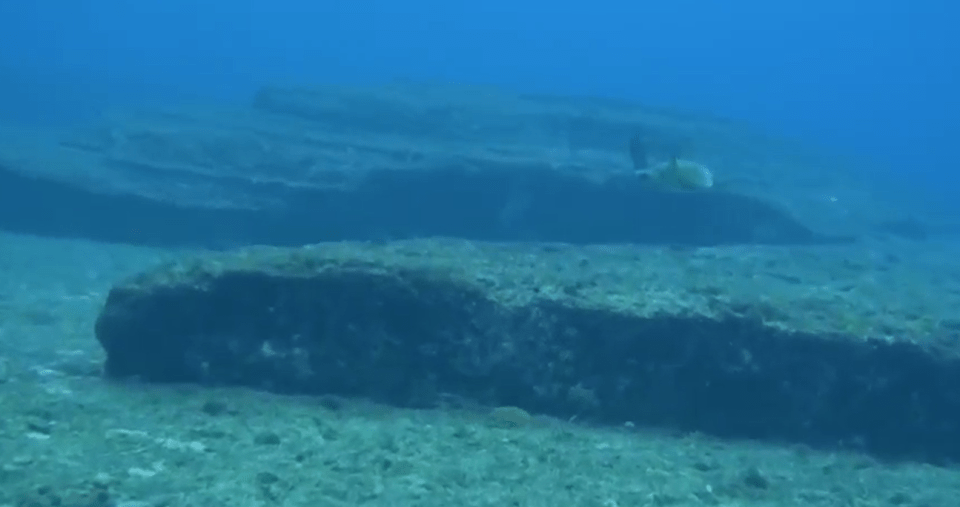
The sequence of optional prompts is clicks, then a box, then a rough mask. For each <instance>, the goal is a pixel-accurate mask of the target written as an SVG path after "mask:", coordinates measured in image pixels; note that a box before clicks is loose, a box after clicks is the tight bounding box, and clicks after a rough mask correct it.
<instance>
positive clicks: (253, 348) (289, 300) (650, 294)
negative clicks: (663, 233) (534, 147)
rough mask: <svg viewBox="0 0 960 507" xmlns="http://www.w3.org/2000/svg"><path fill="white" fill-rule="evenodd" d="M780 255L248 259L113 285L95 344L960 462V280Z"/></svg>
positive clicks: (147, 360)
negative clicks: (959, 284) (959, 285)
mask: <svg viewBox="0 0 960 507" xmlns="http://www.w3.org/2000/svg"><path fill="white" fill-rule="evenodd" d="M792 250H793V251H794V253H793V254H792V255H784V252H783V251H782V249H778V248H773V247H766V248H763V247H752V248H743V247H739V248H701V249H674V248H650V247H646V248H643V247H584V248H575V247H569V246H558V245H516V244H515V245H496V244H483V243H470V242H460V241H452V240H451V241H426V240H420V241H410V242H397V243H333V244H318V245H313V246H309V247H303V248H298V249H279V248H270V247H262V248H255V249H245V250H240V251H236V252H233V253H222V254H212V255H211V256H209V257H204V258H198V259H195V260H190V261H185V262H183V263H179V264H171V265H167V266H163V267H160V268H157V269H156V270H153V271H150V272H147V273H143V274H141V275H139V276H136V277H134V278H131V279H130V280H127V281H125V282H123V283H120V284H119V285H117V286H116V287H115V288H114V289H113V290H112V291H111V292H110V294H109V297H108V299H107V302H106V305H105V307H104V309H103V311H102V314H101V315H100V317H99V319H98V322H97V326H96V334H97V338H98V339H99V341H100V343H101V344H102V346H103V348H104V349H105V351H106V355H107V360H106V365H105V371H106V374H107V375H109V376H111V377H114V378H127V377H138V378H140V379H142V380H144V381H151V382H196V383H206V384H214V385H218V384H219V385H223V384H227V385H240V386H252V387H256V388H264V389H269V390H273V391H277V392H283V393H301V394H336V395H345V396H362V397H369V398H372V399H375V400H379V401H382V402H387V403H392V404H397V405H403V406H436V405H438V404H440V400H441V399H445V397H449V396H453V397H457V398H463V399H472V400H475V401H478V402H480V403H484V404H489V405H491V406H497V405H508V406H516V407H521V408H523V409H525V410H527V411H530V412H533V413H542V414H549V415H554V416H557V417H563V418H569V417H574V416H575V417H577V418H579V419H581V420H589V421H594V422H601V423H611V424H618V425H619V424H623V423H625V422H627V421H629V422H632V423H635V424H642V425H650V426H659V427H665V428H675V429H679V430H684V431H702V432H707V433H711V434H714V435H720V436H730V437H748V438H772V439H777V440H788V441H796V442H804V443H808V444H812V445H817V446H826V447H832V448H836V447H838V446H840V447H843V446H851V447H855V448H866V449H867V450H870V451H872V452H876V453H878V454H882V455H889V456H906V457H912V458H922V459H930V460H934V461H943V460H957V459H960V419H958V418H957V417H956V415H957V414H958V413H960V396H957V394H956V389H954V388H953V386H957V385H960V359H958V355H957V353H956V352H957V342H958V340H957V339H958V336H957V335H958V329H960V322H957V321H956V320H955V318H956V317H955V315H952V316H951V313H950V310H951V308H956V307H957V305H958V304H960V301H957V294H960V291H957V290H956V287H953V288H952V289H951V288H950V287H945V286H944V285H943V284H944V283H948V281H949V280H956V279H960V277H956V274H954V275H953V276H947V275H948V274H946V273H932V272H930V273H926V274H924V273H925V272H924V271H915V270H913V269H912V268H910V267H909V266H907V265H905V264H904V263H903V262H901V261H899V260H896V259H893V258H888V259H885V260H879V261H878V260H877V259H874V258H872V257H871V255H872V254H871V253H869V252H866V251H864V250H857V249H852V248H850V249H848V248H841V247H830V248H824V247H820V248H805V249H792ZM877 262H882V263H883V265H882V266H880V265H877ZM924 276H926V277H927V278H928V280H921V277H924ZM932 277H937V278H936V280H934V279H933V278H932ZM910 287H917V290H916V291H914V292H911V291H910ZM938 287H939V288H940V289H943V290H942V291H940V290H939V289H936V288H938ZM951 319H954V320H951Z"/></svg>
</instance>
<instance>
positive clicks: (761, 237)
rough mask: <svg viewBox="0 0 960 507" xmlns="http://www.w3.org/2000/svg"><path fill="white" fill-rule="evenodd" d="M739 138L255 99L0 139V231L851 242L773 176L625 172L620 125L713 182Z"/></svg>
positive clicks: (568, 107)
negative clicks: (688, 183) (659, 181)
mask: <svg viewBox="0 0 960 507" xmlns="http://www.w3.org/2000/svg"><path fill="white" fill-rule="evenodd" d="M741 130H742V129H740V128H739V127H735V126H731V125H726V124H723V123H722V122H716V121H714V120H708V119H698V118H692V117H682V116H678V115H675V114H673V115H671V114H667V113H654V112H651V111H650V110H645V109H643V108H640V107H639V106H636V105H628V104H607V103H593V102H589V101H585V100H584V99H563V98H549V97H529V96H516V95H509V94H504V93H502V92H501V93H500V95H496V96H493V97H492V98H491V95H490V94H489V93H479V92H478V93H473V94H471V93H466V92H464V91H462V90H461V91H458V92H456V93H453V92H450V91H449V90H447V91H436V90H432V89H430V88H424V87H421V88H416V87H410V88H404V89H401V90H391V89H389V88H385V89H340V88H333V87H328V88H325V89H324V88H319V89H315V90H300V89H282V88H264V89H263V90H262V91H261V92H260V93H259V94H258V95H257V96H256V98H255V99H254V101H253V104H252V106H251V107H248V108H243V107H238V108H236V109H233V110H226V111H216V112H210V111H202V110H194V111H180V112H166V113H154V114H139V115H137V114H132V115H129V116H127V117H122V118H115V119H112V120H109V121H106V122H105V123H104V124H102V125H99V126H95V127H90V128H87V129H83V130H81V131H78V132H76V133H74V134H72V135H65V136H61V139H59V140H58V141H57V142H56V143H44V142H40V141H37V140H35V139H29V140H24V141H21V140H16V139H14V140H8V141H7V142H0V203H3V204H0V206H2V208H0V227H2V228H4V229H7V230H13V231H17V232H27V233H33V234H45V235H55V236H81V237H89V238H94V239H100V240H109V241H122V242H128V243H137V244H152V245H183V244H189V245H198V246H206V247H224V246H227V247H229V246H236V245H244V244H250V243H256V244H270V245H290V246H295V245H301V244H306V243H313V242H317V241H336V240H385V239H403V238H415V237H430V236H452V237H462V238H469V239H475V240H489V241H558V242H567V243H574V244H589V243H637V244H682V245H719V244H749V243H755V244H816V243H829V242H835V241H842V240H844V238H847V237H849V236H850V235H851V234H855V233H856V231H855V230H854V229H855V228H854V229H851V228H850V227H846V228H844V227H840V228H839V230H833V228H832V227H830V228H828V227H826V226H825V224H831V225H835V224H837V223H839V222H838V221H837V220H822V219H821V217H818V216H816V213H808V212H807V210H802V209H799V208H796V207H794V206H786V205H784V202H785V200H784V199H785V198H784V199H781V191H782V194H783V195H786V194H787V193H789V192H796V191H799V190H798V189H797V188H795V187H794V186H791V184H790V183H789V182H785V180H786V175H783V174H781V175H777V176H776V178H775V180H776V181H777V182H778V184H779V185H780V186H779V187H775V190H773V191H771V192H766V193H758V192H753V191H749V189H747V188H730V189H725V191H718V192H706V193H671V192H657V191H652V190H650V189H649V188H647V187H645V186H644V185H643V183H642V182H640V181H638V180H637V179H636V178H635V177H633V176H632V173H631V172H630V165H629V157H628V155H627V142H628V139H629V138H630V136H631V135H633V134H634V133H635V132H637V131H643V132H653V133H656V134H657V135H659V136H662V137H665V138H674V137H675V138H681V137H687V136H689V135H691V134H690V132H696V133H697V135H699V138H698V139H697V140H696V141H691V142H690V143H689V144H693V145H695V146H697V148H698V149H699V151H700V152H702V154H703V155H702V157H704V158H706V159H708V161H709V160H711V159H715V160H721V159H722V157H732V162H731V166H730V167H720V168H718V170H719V171H720V174H721V175H723V174H727V175H729V174H732V173H734V172H736V171H737V170H739V168H738V167H737V165H739V164H740V163H744V164H746V163H750V164H759V163H760V161H759V157H760V155H756V154H753V153H752V152H749V151H746V150H747V148H745V147H744V146H745V145H747V144H750V143H751V142H753V141H752V140H751V139H752V138H750V137H749V136H745V135H741V134H739V132H740V131H741ZM651 135H652V134H651ZM738 136H739V137H738ZM0 141H2V140H0ZM658 142H660V141H658ZM662 142H663V143H671V142H673V141H670V140H664V141H662ZM724 150H727V151H732V152H735V153H737V155H729V154H725V153H726V152H725V151H724ZM654 151H655V150H654ZM781 172H782V171H781ZM757 178H758V177H756V178H755V177H753V176H751V177H741V178H740V179H741V180H742V181H746V180H750V181H754V180H757ZM754 183H756V184H755V185H754V187H757V188H760V187H763V188H768V187H770V184H769V182H761V181H754ZM771 188H773V187H771ZM803 202H812V200H811V199H809V198H807V197H804V198H803ZM52 203H55V205H54V204H52ZM848 205H849V204H848Z"/></svg>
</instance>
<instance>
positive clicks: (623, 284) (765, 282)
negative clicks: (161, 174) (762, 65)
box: [126, 239, 960, 346]
mask: <svg viewBox="0 0 960 507" xmlns="http://www.w3.org/2000/svg"><path fill="white" fill-rule="evenodd" d="M934 262H936V260H935V259H930V258H924V257H922V256H921V257H919V258H918V257H915V256H914V257H912V258H909V259H907V258H904V257H899V256H895V255H889V254H883V255H881V254H877V253H874V252H873V251H871V250H869V249H865V248H863V247H861V246H849V247H846V246H833V247H806V248H795V247H791V248H781V247H726V248H698V249H680V248H669V247H663V248H653V247H635V246H590V247H574V246H567V245H561V244H519V245H518V244H491V243H475V242H467V241H460V240H446V239H429V240H412V241H401V242H390V243H324V244H316V245H309V246H304V247H302V248H293V249H289V248H274V247H253V248H246V249H242V250H238V251H234V252H228V253H214V254H209V255H206V256H200V257H197V258H194V259H188V260H184V261H182V262H180V263H177V264H169V265H166V266H163V267H160V268H158V269H156V270H154V271H151V272H147V273H144V274H141V275H139V276H138V277H136V278H134V279H132V280H130V281H129V282H127V284H126V287H128V288H133V287H134V286H140V287H141V288H150V286H153V285H158V284H159V285H177V284H188V285H192V284H203V283H204V280H208V279H209V278H210V277H215V276H217V275H219V274H222V273H224V272H228V271H246V272H261V273H264V274H268V275H271V276H283V277H310V276H313V275H315V274H317V273H319V272H326V271H337V272H347V271H354V272H364V273H370V274H375V275H378V276H392V275H393V274H394V273H400V272H415V273H417V274H419V275H421V276H425V277H430V278H433V279H436V280H437V281H440V282H442V283H450V284H456V285H458V286H460V287H462V288H463V289H466V290H475V291H479V292H481V293H482V294H484V295H485V297H487V298H490V299H492V300H494V301H496V302H497V303H499V304H502V305H507V306H522V305H528V304H531V303H559V304H563V305H569V306H573V307H579V308H590V309H602V310H605V311H613V312H622V313H624V314H627V315H632V316H651V315H666V316H699V317H708V318H715V319H716V318H722V317H728V316H738V317H742V318H746V319H750V320H755V321H757V322H759V323H762V324H763V325H765V326H771V327H775V328H778V329H781V330H785V331H797V332H803V333H814V334H824V335H833V334H836V335H842V336H848V337H851V338H874V339H883V340H909V341H915V342H927V343H936V344H938V345H941V346H942V345H948V344H949V343H951V336H952V337H956V335H957V333H958V330H960V319H958V318H957V317H956V315H955V312H951V309H955V308H960V268H957V267H955V266H952V265H951V264H950V263H949V262H941V263H940V264H941V266H940V269H934V270H930V269H929V267H930V266H931V265H932V264H931V263H934ZM921 268H925V269H921Z"/></svg>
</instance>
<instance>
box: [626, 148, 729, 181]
mask: <svg viewBox="0 0 960 507" xmlns="http://www.w3.org/2000/svg"><path fill="white" fill-rule="evenodd" d="M630 158H632V159H633V170H634V173H635V174H637V175H638V176H642V177H644V178H646V179H648V180H649V181H650V182H651V183H653V184H654V186H656V187H657V188H659V189H662V190H707V189H710V188H713V172H711V171H710V168H708V167H707V166H705V165H703V164H701V163H699V162H694V161H693V160H684V159H681V158H678V157H672V158H671V159H670V160H669V161H667V162H663V163H660V164H657V165H654V166H652V167H649V166H648V165H647V152H646V147H645V146H644V143H643V139H642V138H641V137H640V136H639V135H637V136H634V137H633V138H632V139H630Z"/></svg>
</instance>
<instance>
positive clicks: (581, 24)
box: [0, 0, 960, 199]
mask: <svg viewBox="0 0 960 507" xmlns="http://www.w3.org/2000/svg"><path fill="white" fill-rule="evenodd" d="M956 19H960V4H952V3H950V2H948V1H947V0H916V1H909V2H907V1H902V0H901V1H891V0H877V1H871V2H867V1H864V0H860V1H854V0H811V1H804V2H798V1H793V2H768V1H760V0H730V1H724V2H718V1H707V0H700V1H695V0H671V1H664V2H659V3H652V2H626V1H609V0H598V1H593V2H557V1H551V2H531V1H527V2H517V1H510V2H507V1H503V0H488V1H484V2H448V1H439V0H433V1H424V0H413V1H406V2H396V1H386V0H366V1H362V2H358V1H345V0H326V1H299V2H297V1H290V0H280V1H272V2H265V1H252V0H231V1H229V2H228V1H223V0H221V1H206V2H196V1H187V0H166V1H163V2H160V1H143V2H129V1H108V0H92V1H86V2H71V1H67V0H61V1H54V0H36V1H33V2H13V1H8V2H3V3H2V4H0V73H2V74H0V76H2V79H0V119H6V118H14V119H17V120H21V121H57V120H61V119H64V118H70V117H76V116H82V115H90V114H95V113H96V112H97V111H99V110H100V109H102V108H104V107H106V106H117V105H122V104H123V103H138V104H142V103H149V102H159V103H162V102H170V101H183V100H191V101H195V100H246V99H247V98H248V97H249V95H250V93H251V91H252V90H253V89H254V88H255V87H256V86H258V85H260V84H264V83H270V82H290V83H309V82H346V83H351V82H382V81H387V80H392V79H396V78H405V79H412V80H444V81H454V82H467V83H490V84H499V85H506V86H509V87H511V88H516V89H520V90H529V91H547V92H552V93H560V94H563V93H576V94H588V95H603V96H613V97H623V98H631V99H637V100H640V101H642V102H645V103H647V104H651V105H663V106H671V107H676V108H679V109H684V110H691V111H700V112H709V113H712V114H716V115H720V116H726V117H733V118H738V119H744V120H748V121H751V122H753V123H755V124H756V125H758V126H759V127H761V128H763V129H765V130H768V131H769V132H771V133H774V134H780V135H786V136H792V137H795V138H800V139H803V140H806V141H808V142H809V143H810V144H812V145H822V146H824V147H826V148H829V149H835V150H838V151H840V152H843V153H847V154H853V155H856V156H858V157H861V160H863V164H864V170H865V171H876V172H878V173H883V174H886V173H888V172H893V173H894V174H895V175H896V176H897V177H898V178H899V179H902V180H903V181H907V182H910V183H912V184H913V185H914V186H915V187H918V188H920V189H922V190H926V191H929V192H935V193H937V194H938V195H940V196H942V197H946V198H947V199H949V198H950V197H952V196H953V195H955V194H956V193H957V190H958V189H960V176H958V175H957V173H958V171H957V169H958V168H960V167H958V164H957V163H956V162H955V160H956V157H955V155H954V153H953V152H954V145H955V141H954V140H955V139H957V138H958V137H960V125H958V121H957V118H958V117H960V98H958V94H957V92H956V90H958V89H960V79H958V77H960V76H958V74H960V35H958V34H960V32H958V31H957V30H955V25H956V21H955V20H956Z"/></svg>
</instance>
